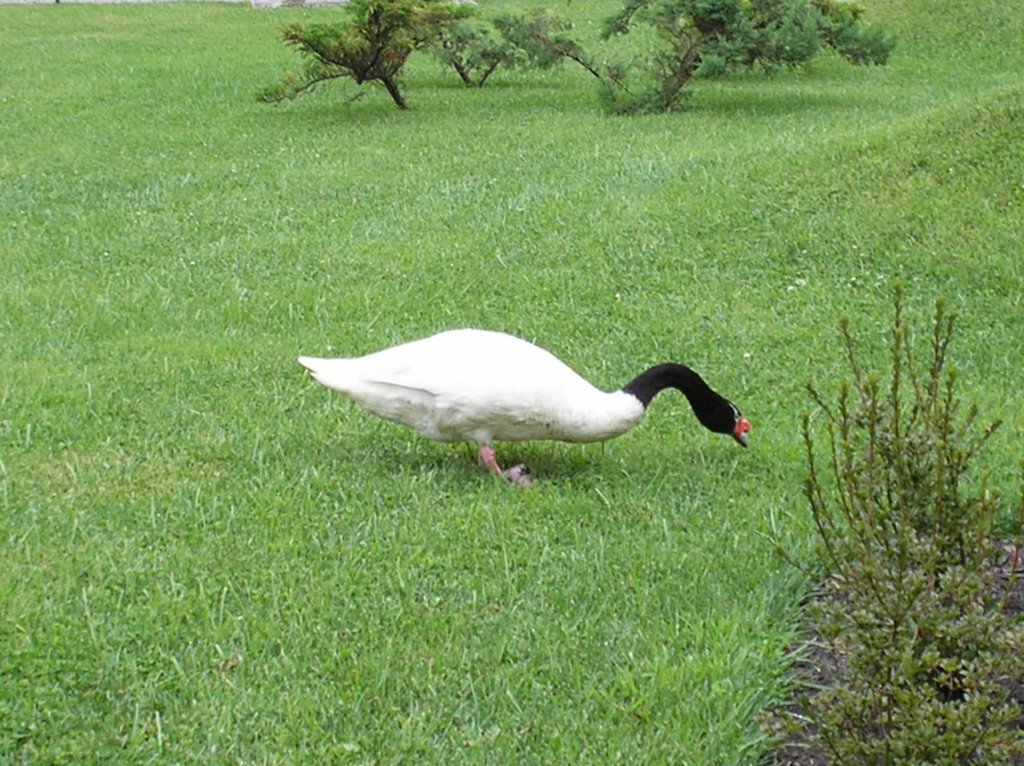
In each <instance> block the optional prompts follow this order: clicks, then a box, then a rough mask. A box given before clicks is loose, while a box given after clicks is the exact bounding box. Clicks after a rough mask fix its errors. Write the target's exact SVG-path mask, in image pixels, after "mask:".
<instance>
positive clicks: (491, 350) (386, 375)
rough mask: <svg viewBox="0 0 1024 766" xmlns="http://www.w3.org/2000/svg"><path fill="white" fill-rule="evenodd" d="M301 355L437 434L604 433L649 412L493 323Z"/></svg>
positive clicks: (391, 412)
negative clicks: (363, 349) (352, 352)
mask: <svg viewBox="0 0 1024 766" xmlns="http://www.w3.org/2000/svg"><path fill="white" fill-rule="evenodd" d="M299 363H300V364H302V365H303V366H304V367H306V368H308V369H309V370H310V372H312V373H313V377H314V378H316V380H318V381H319V382H320V383H323V384H324V385H325V386H327V387H328V388H332V389H334V390H336V391H340V392H341V393H343V394H345V395H346V396H348V397H349V398H350V399H352V400H353V401H355V402H356V403H357V404H359V405H360V406H362V407H364V408H366V409H367V410H369V411H370V412H372V413H374V414H375V415H379V416H380V417H382V418H386V419H387V420H391V421H394V422H396V423H402V424H404V425H407V426H410V427H412V428H414V429H416V430H417V431H418V432H419V433H421V434H422V435H423V436H426V437H427V438H430V439H435V440H437V441H474V442H477V443H478V444H490V443H491V442H492V441H532V440H539V439H557V440H560V441H571V442H588V441H601V440H603V439H609V438H611V437H613V436H618V435H619V434H621V433H624V432H625V431H628V430H629V429H630V428H632V427H633V426H634V425H635V424H636V423H637V421H639V420H640V418H641V417H643V414H644V407H643V405H642V404H641V403H640V401H639V400H638V399H637V398H636V397H635V396H632V395H630V394H627V393H624V392H623V391H615V392H612V393H605V392H603V391H600V390H599V389H597V388H595V387H594V386H592V385H591V384H590V383H588V382H587V381H586V380H584V379H583V378H582V377H580V376H579V375H578V374H576V373H575V372H574V371H573V370H572V369H570V368H569V367H568V366H567V365H565V364H564V363H563V362H561V361H560V360H559V359H557V358H556V357H555V356H554V355H552V354H551V353H549V352H548V351H545V350H544V349H542V348H539V347H537V346H535V345H533V344H532V343H528V342H527V341H524V340H521V339H519V338H515V337H512V336H511V335H506V334H504V333H499V332H490V331H486V330H468V329H467V330H450V331H448V332H442V333H439V334H437V335H433V336H431V337H429V338H424V339H422V340H416V341H412V342H411V343H404V344H402V345H400V346H394V347H392V348H388V349H384V350H383V351H378V352H376V353H373V354H368V355H367V356H362V357H357V358H353V359H318V358H314V357H299Z"/></svg>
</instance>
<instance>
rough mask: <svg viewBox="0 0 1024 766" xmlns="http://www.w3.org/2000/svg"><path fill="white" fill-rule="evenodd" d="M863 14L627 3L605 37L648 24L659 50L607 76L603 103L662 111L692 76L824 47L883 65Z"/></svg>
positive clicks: (709, 1)
mask: <svg viewBox="0 0 1024 766" xmlns="http://www.w3.org/2000/svg"><path fill="white" fill-rule="evenodd" d="M862 13H863V9H862V8H861V7H860V6H859V5H856V4H854V3H849V2H845V1H844V0H749V1H747V0H627V2H626V4H625V6H624V7H623V8H622V9H621V10H620V11H619V12H618V13H617V14H615V15H614V16H612V17H611V18H609V19H608V20H607V21H606V22H605V27H604V36H605V37H606V38H610V37H613V36H616V35H623V34H626V33H628V32H629V31H630V30H631V29H633V28H634V27H635V26H637V25H645V26H648V27H650V28H652V29H653V30H654V32H655V37H656V44H655V45H654V47H653V49H652V50H651V51H650V53H649V55H648V57H647V58H646V60H639V61H635V62H633V63H632V64H630V65H629V66H628V67H626V68H623V69H621V70H618V71H617V72H615V74H616V76H615V77H614V78H605V82H604V88H603V92H602V101H603V103H604V105H605V107H606V108H607V109H609V110H611V111H615V112H647V111H666V110H669V109H672V108H673V107H675V106H676V105H677V104H678V103H679V101H680V99H681V97H682V96H683V95H684V93H685V89H686V86H687V85H688V84H689V82H690V80H691V79H692V78H693V77H694V76H696V75H697V74H704V75H717V74H722V73H724V72H726V71H728V70H730V69H733V68H735V67H752V66H755V65H756V66H759V67H761V68H762V69H764V70H765V71H772V70H774V69H777V68H778V67H784V66H797V65H800V64H803V63H805V62H807V61H809V60H810V59H812V58H813V57H814V56H816V55H817V54H818V53H819V52H820V51H821V49H822V48H823V47H830V48H833V49H834V50H836V51H837V52H838V53H839V54H840V55H842V56H843V57H845V58H846V59H847V60H849V61H851V62H853V63H856V64H869V63H870V64H884V63H885V62H886V61H887V59H888V56H889V53H890V52H891V50H892V47H893V42H892V40H891V39H889V38H888V37H886V36H885V34H884V33H882V32H881V31H880V30H877V29H874V28H865V27H863V26H862V25H861V15H862ZM609 71H613V70H609ZM627 82H635V83H636V84H634V85H633V87H632V88H630V87H627V86H626V84H625V83H627Z"/></svg>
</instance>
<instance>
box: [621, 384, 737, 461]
mask: <svg viewBox="0 0 1024 766" xmlns="http://www.w3.org/2000/svg"><path fill="white" fill-rule="evenodd" d="M670 387H671V388H677V389H679V390H680V391H681V392H682V393H683V395H684V396H685V397H686V398H687V400H689V402H690V407H692V408H693V414H694V415H696V416H697V420H699V421H700V423H701V425H703V426H704V427H705V428H706V429H708V430H709V431H713V432H714V433H716V434H728V435H729V436H731V437H732V438H733V439H735V440H736V441H737V442H738V443H739V444H742V445H743V446H744V447H746V446H747V434H749V433H750V421H749V420H747V419H746V418H745V417H743V416H742V415H741V414H740V411H739V408H737V407H736V405H735V404H733V403H732V402H730V401H729V400H728V399H726V398H725V397H724V396H721V395H720V394H718V393H717V392H715V391H713V390H712V389H711V387H710V386H709V385H708V384H707V383H705V382H704V380H703V378H701V376H700V375H698V374H697V373H696V372H694V371H693V370H691V369H690V368H689V367H686V366H685V365H682V364H659V365H658V366H656V367H651V368H650V369H649V370H646V371H645V372H643V373H641V374H640V375H638V376H637V377H636V378H635V379H634V380H632V381H630V382H629V383H628V384H627V385H626V386H625V387H624V388H623V391H625V392H626V393H628V394H632V395H633V396H635V397H636V398H637V399H639V400H640V403H641V404H642V405H643V406H644V407H645V408H646V407H647V405H648V404H650V403H651V400H652V399H653V398H654V397H655V396H657V395H658V392H659V391H663V390H664V389H666V388H670Z"/></svg>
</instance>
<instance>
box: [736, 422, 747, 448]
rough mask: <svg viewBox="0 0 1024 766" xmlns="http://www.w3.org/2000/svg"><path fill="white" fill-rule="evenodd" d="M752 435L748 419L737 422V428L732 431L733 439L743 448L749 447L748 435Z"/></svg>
mask: <svg viewBox="0 0 1024 766" xmlns="http://www.w3.org/2000/svg"><path fill="white" fill-rule="evenodd" d="M749 433H750V421H749V420H747V419H746V418H739V419H738V420H737V421H736V428H734V429H733V431H732V438H733V439H735V440H736V441H738V442H739V443H740V445H741V446H743V447H746V446H747V438H748V437H747V434H749Z"/></svg>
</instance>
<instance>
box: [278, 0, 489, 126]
mask: <svg viewBox="0 0 1024 766" xmlns="http://www.w3.org/2000/svg"><path fill="white" fill-rule="evenodd" d="M345 11H346V13H347V15H348V19H347V20H346V21H344V22H341V23H338V24H310V25H302V24H293V25H292V26H290V27H288V28H287V29H286V30H285V32H284V40H285V42H287V43H289V44H290V45H293V46H294V47H296V48H297V49H298V50H299V52H300V53H301V54H302V55H303V56H304V57H305V58H306V62H307V63H306V66H305V68H304V70H303V72H302V74H301V75H295V74H288V75H286V76H285V77H284V78H283V79H282V80H281V81H280V82H279V83H278V84H277V85H275V86H272V87H270V88H267V89H264V90H263V91H262V92H261V93H260V98H261V99H262V100H264V101H268V102H277V101H281V100H283V99H288V98H295V97H296V96H298V95H300V94H302V93H305V92H307V91H309V90H312V89H313V88H315V87H316V86H317V85H319V84H320V83H322V82H325V81H327V80H333V79H338V78H349V79H352V80H354V81H355V82H356V83H357V84H359V85H362V84H363V83H367V82H379V83H380V84H382V85H383V86H384V87H385V88H386V89H387V91H388V94H389V95H390V96H391V98H392V100H393V101H394V102H395V104H396V105H397V106H398V107H399V108H400V109H404V108H406V106H407V104H406V101H405V97H404V96H403V95H402V93H401V90H400V89H399V84H398V77H399V75H400V74H401V72H402V69H403V67H404V66H405V63H406V60H407V59H408V58H409V55H410V54H411V53H412V52H413V51H414V50H416V49H418V48H422V47H424V46H425V45H427V44H428V43H431V42H433V41H434V40H435V39H436V38H437V36H438V35H439V34H440V30H443V29H444V27H445V26H446V25H447V24H451V23H453V22H455V21H457V20H458V19H461V18H464V17H465V16H467V15H468V14H469V13H471V8H470V7H469V6H465V5H458V4H455V3H451V2H448V0H352V2H351V3H349V5H347V6H346V7H345Z"/></svg>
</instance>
